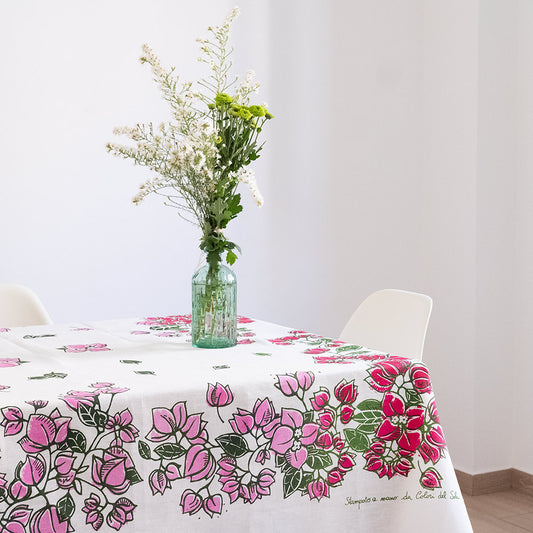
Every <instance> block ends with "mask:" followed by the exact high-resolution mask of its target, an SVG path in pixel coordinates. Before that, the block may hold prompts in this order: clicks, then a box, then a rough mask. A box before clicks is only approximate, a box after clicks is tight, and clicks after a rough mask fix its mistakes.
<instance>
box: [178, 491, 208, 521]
mask: <svg viewBox="0 0 533 533" xmlns="http://www.w3.org/2000/svg"><path fill="white" fill-rule="evenodd" d="M202 504H203V500H202V497H201V496H200V495H199V494H196V492H194V491H193V490H191V489H187V490H185V491H184V492H183V494H182V495H181V501H180V506H181V510H182V511H181V512H182V513H183V514H188V515H193V514H195V513H197V512H198V511H199V510H200V509H201V508H202Z"/></svg>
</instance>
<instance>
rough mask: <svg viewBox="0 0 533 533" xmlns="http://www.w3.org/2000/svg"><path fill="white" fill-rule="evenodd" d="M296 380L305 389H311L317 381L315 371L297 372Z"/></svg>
mask: <svg viewBox="0 0 533 533" xmlns="http://www.w3.org/2000/svg"><path fill="white" fill-rule="evenodd" d="M296 381H297V382H298V386H299V387H300V388H301V389H303V390H304V391H306V390H309V389H310V388H311V385H312V384H313V383H314V381H315V375H314V374H313V372H301V371H300V372H296Z"/></svg>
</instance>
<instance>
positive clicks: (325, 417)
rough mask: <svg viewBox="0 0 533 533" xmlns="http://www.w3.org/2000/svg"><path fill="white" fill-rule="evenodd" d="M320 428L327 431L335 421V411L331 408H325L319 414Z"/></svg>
mask: <svg viewBox="0 0 533 533" xmlns="http://www.w3.org/2000/svg"><path fill="white" fill-rule="evenodd" d="M318 420H319V421H320V429H321V430H323V431H327V430H328V429H329V428H330V427H331V426H332V425H333V424H334V423H335V413H334V412H333V411H332V410H331V409H324V410H323V411H322V412H321V413H320V414H319V415H318Z"/></svg>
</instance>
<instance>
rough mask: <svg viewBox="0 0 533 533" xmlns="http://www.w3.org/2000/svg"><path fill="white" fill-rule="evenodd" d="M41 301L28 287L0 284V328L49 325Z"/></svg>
mask: <svg viewBox="0 0 533 533" xmlns="http://www.w3.org/2000/svg"><path fill="white" fill-rule="evenodd" d="M51 323H52V320H51V319H50V316H49V315H48V313H47V312H46V309H45V308H44V306H43V304H42V303H41V300H39V298H38V297H37V295H36V294H35V293H34V292H33V291H32V290H30V289H28V287H24V286H22V285H12V284H7V283H6V284H0V327H3V328H12V327H16V326H37V325H40V324H51Z"/></svg>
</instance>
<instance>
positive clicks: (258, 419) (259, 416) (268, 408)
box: [253, 398, 276, 430]
mask: <svg viewBox="0 0 533 533" xmlns="http://www.w3.org/2000/svg"><path fill="white" fill-rule="evenodd" d="M253 417H254V423H255V425H256V426H257V427H259V428H262V429H263V430H265V429H266V428H267V427H268V426H269V425H270V424H271V423H272V421H273V420H274V419H275V418H276V411H275V410H274V406H273V405H272V402H271V401H270V400H269V399H268V398H265V399H264V400H260V399H257V400H256V402H255V405H254V408H253Z"/></svg>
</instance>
